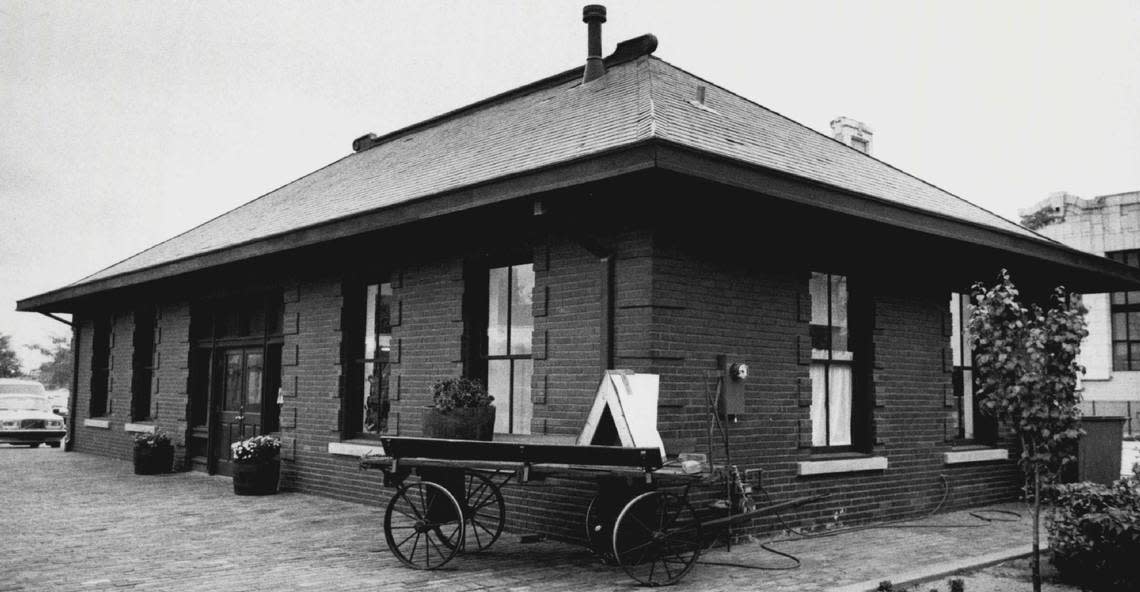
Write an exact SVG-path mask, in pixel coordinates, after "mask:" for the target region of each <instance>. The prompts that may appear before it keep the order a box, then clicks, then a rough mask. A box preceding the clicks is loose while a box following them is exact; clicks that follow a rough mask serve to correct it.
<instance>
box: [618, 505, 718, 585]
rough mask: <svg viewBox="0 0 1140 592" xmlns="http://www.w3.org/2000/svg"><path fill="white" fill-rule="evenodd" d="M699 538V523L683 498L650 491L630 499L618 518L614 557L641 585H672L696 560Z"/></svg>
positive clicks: (699, 547)
mask: <svg viewBox="0 0 1140 592" xmlns="http://www.w3.org/2000/svg"><path fill="white" fill-rule="evenodd" d="M701 538H702V537H701V523H700V521H699V520H697V517H696V515H695V514H694V512H693V507H692V506H690V505H689V503H688V502H687V501H686V500H685V499H683V498H680V497H678V496H676V495H673V494H671V493H667V492H661V491H650V492H647V493H643V494H641V495H639V496H637V497H635V498H633V499H632V500H630V502H629V503H628V504H626V505H625V508H622V511H621V514H619V515H618V518H617V521H616V522H615V523H614V536H613V545H614V557H616V558H617V562H618V564H619V565H621V567H622V569H624V570H625V573H627V574H629V576H630V577H631V578H633V579H635V580H637V581H638V582H641V583H642V584H645V585H647V586H663V585H667V584H674V583H676V582H678V581H680V580H681V578H683V577H684V576H685V574H687V573H689V570H690V569H692V568H693V565H694V564H695V563H696V562H697V558H698V557H700V555H701Z"/></svg>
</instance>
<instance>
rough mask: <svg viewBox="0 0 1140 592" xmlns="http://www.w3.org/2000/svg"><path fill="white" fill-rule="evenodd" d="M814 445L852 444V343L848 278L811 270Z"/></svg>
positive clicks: (845, 445)
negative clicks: (849, 321)
mask: <svg viewBox="0 0 1140 592" xmlns="http://www.w3.org/2000/svg"><path fill="white" fill-rule="evenodd" d="M809 290H810V292H811V358H812V362H811V385H812V403H811V423H812V437H811V441H812V446H813V447H818V448H845V447H850V446H852V445H853V444H854V439H853V437H852V432H853V426H854V418H855V413H854V392H855V391H854V384H853V382H854V368H853V363H854V360H855V354H854V352H853V351H852V350H853V349H854V348H852V347H851V346H850V342H851V339H850V337H851V336H850V333H849V331H848V323H847V320H848V301H849V299H848V291H847V278H846V277H845V276H841V275H831V274H826V273H816V272H813V273H812V274H811V280H810V284H809Z"/></svg>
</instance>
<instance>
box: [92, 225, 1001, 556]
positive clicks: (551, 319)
mask: <svg viewBox="0 0 1140 592" xmlns="http://www.w3.org/2000/svg"><path fill="white" fill-rule="evenodd" d="M596 241H600V242H601V243H602V245H603V246H604V247H605V248H606V249H608V250H610V251H612V253H613V255H614V257H615V264H614V266H615V273H614V278H615V282H614V294H615V300H614V303H613V313H614V318H615V319H616V326H615V332H614V350H615V357H616V365H617V366H618V367H621V368H628V369H632V370H635V371H639V372H654V373H657V374H660V375H661V397H660V409H659V425H660V430H661V432H662V435H663V437H665V439H666V442H667V446H668V447H669V448H670V450H671V451H672V452H677V451H681V450H695V451H705V449H706V446H707V444H706V442H705V430H706V427H707V417H708V416H707V413H706V412H705V397H706V393H708V392H711V391H714V390H715V377H716V357H717V355H718V354H728V355H729V356H730V358H732V359H733V360H742V361H746V362H748V363H749V365H750V366H751V367H752V369H753V370H752V378H750V380H749V381H748V382H747V385H746V393H747V400H746V413H745V414H744V415H743V416H742V417H741V419H740V421H739V422H738V423H735V424H733V425H732V426H730V430H731V434H732V453H733V462H734V463H735V464H737V465H739V466H740V467H742V468H761V469H763V470H764V483H765V489H766V491H767V492H768V493H769V494H770V495H771V496H772V497H773V498H774V499H775V500H783V499H788V498H791V497H795V496H802V495H808V494H812V493H819V492H827V493H830V494H831V495H832V497H831V499H830V500H828V501H827V502H825V503H820V504H817V505H815V506H813V507H811V508H806V509H804V510H802V511H798V512H791V513H789V515H788V516H787V518H788V519H789V520H794V521H797V522H799V523H801V524H807V525H821V524H826V523H834V522H843V523H851V522H859V521H863V520H866V519H871V518H876V519H882V518H890V517H895V516H900V515H905V514H907V513H913V512H920V511H923V510H926V509H930V508H932V507H933V506H934V505H936V504H937V503H938V502H939V501H940V500H941V499H942V497H943V495H944V492H945V491H946V490H945V489H944V483H945V484H948V485H949V488H950V489H949V490H948V498H947V505H948V507H962V506H966V505H972V504H976V503H983V502H989V501H996V500H1002V499H1009V498H1010V497H1011V496H1012V495H1013V494H1014V493H1015V489H1016V484H1017V473H1016V470H1015V469H1014V467H1013V464H1012V463H1011V462H1007V463H989V464H984V465H955V466H946V465H943V464H942V458H941V455H942V453H943V452H945V451H948V450H950V449H951V444H950V443H948V442H947V441H946V439H945V436H944V434H945V432H946V427H945V424H944V421H945V418H946V417H947V416H948V409H947V408H946V406H945V401H946V399H945V389H946V388H947V386H948V385H949V383H950V374H949V373H948V372H947V371H946V370H947V369H946V368H945V367H944V356H945V353H944V350H945V349H946V348H948V347H949V335H948V334H947V333H946V332H945V330H944V326H945V318H944V317H945V316H946V313H947V311H946V308H947V304H948V294H943V293H941V292H937V291H931V292H925V293H923V292H913V291H911V292H904V291H902V290H901V289H883V290H882V291H881V293H877V294H875V295H874V296H875V298H874V301H875V315H874V316H875V329H874V337H873V339H874V343H875V352H876V360H875V361H876V366H877V368H876V370H875V371H874V383H875V395H876V400H877V402H878V404H879V405H878V406H877V407H876V408H875V410H874V415H875V419H876V423H877V428H878V435H879V437H880V443H878V444H877V445H876V446H875V448H874V451H873V452H874V454H876V455H881V456H885V457H887V458H888V460H889V467H888V469H887V470H886V471H880V472H873V473H857V474H851V473H848V474H838V475H828V476H819V477H811V478H805V477H798V476H797V466H798V463H800V462H802V461H806V460H810V459H813V458H818V457H817V456H813V454H812V453H811V451H810V450H808V449H805V448H802V447H800V445H799V441H800V433H801V430H802V429H803V422H804V420H805V419H807V418H808V408H807V407H806V406H805V405H804V404H803V401H804V394H803V393H804V392H805V389H807V391H806V392H807V393H808V394H809V396H808V400H809V401H810V383H809V382H808V377H809V371H808V365H807V364H806V363H805V362H804V359H803V352H802V349H803V346H804V343H805V340H807V339H808V337H809V330H808V318H807V317H806V316H805V315H804V314H803V309H804V304H805V302H807V298H808V285H807V283H808V274H807V271H806V266H795V265H786V266H785V267H784V268H782V269H772V268H768V267H765V266H764V265H762V264H758V263H757V262H756V261H751V260H745V259H731V258H726V257H723V256H720V255H718V254H710V253H709V252H708V251H707V250H701V249H697V248H693V247H692V246H691V245H690V246H685V245H684V244H681V245H676V244H665V243H664V242H663V241H662V240H660V238H659V236H658V235H657V234H655V233H654V232H650V231H646V230H621V231H611V232H608V233H607V232H596V233H594V235H593V236H592V239H591V241H589V244H591V245H592V246H593V247H594V248H595V252H591V250H590V249H587V248H586V243H587V241H583V240H579V239H576V238H575V237H574V236H573V235H572V234H568V233H552V234H551V235H549V236H548V237H546V238H543V239H540V240H539V241H538V244H537V245H536V246H535V248H534V252H533V260H534V264H535V296H534V302H535V305H534V306H535V317H536V318H535V331H534V339H535V347H534V352H535V353H534V358H535V366H534V368H535V371H534V378H533V383H532V396H533V400H534V403H535V407H534V422H533V424H532V431H533V432H534V433H537V434H546V435H548V436H555V437H562V438H567V439H569V438H573V437H574V436H575V435H576V434H577V433H578V431H579V430H580V429H581V423H582V421H583V420H584V417H585V415H586V413H587V411H588V410H589V406H590V405H591V404H592V402H593V398H594V394H595V390H596V387H597V382H598V380H599V379H600V376H601V352H600V351H599V339H600V336H601V330H602V329H601V318H602V316H601V315H602V314H603V313H602V307H601V303H602V301H603V286H604V285H605V280H604V277H605V276H604V269H605V268H604V266H603V264H602V263H601V262H600V261H599V254H598V253H597V252H596V247H597V245H596V244H594V243H595V242H596ZM471 249H472V247H469V246H455V247H454V248H451V249H442V248H441V249H440V250H439V251H440V252H436V253H434V254H428V253H426V251H423V250H417V249H408V250H407V251H405V252H406V253H417V254H416V255H404V256H403V259H402V260H397V261H392V262H391V263H392V264H393V265H394V267H393V269H392V273H391V275H390V281H391V282H392V285H393V301H394V312H393V315H394V318H393V353H392V363H393V366H392V396H393V399H394V400H393V406H392V414H391V417H390V420H389V427H390V431H391V432H394V433H399V434H401V435H418V434H420V414H421V409H422V408H423V406H425V405H427V404H428V402H429V400H428V396H429V395H428V393H429V389H430V386H431V384H432V383H433V382H435V381H436V380H439V379H440V378H442V377H446V376H458V375H459V374H461V372H462V370H463V351H462V343H463V331H464V326H463V325H464V324H463V318H462V316H463V314H462V313H463V304H462V303H463V300H464V291H465V281H464V262H465V260H464V257H465V256H466V255H467V254H469V253H470V250H471ZM318 267H319V266H318V265H317V264H313V265H312V267H311V268H307V267H305V266H298V268H297V270H296V271H294V272H293V273H294V277H292V278H283V279H281V280H280V281H281V286H282V288H283V293H284V298H283V300H284V317H285V322H284V344H283V356H282V358H283V359H282V385H283V388H284V391H285V398H284V401H285V403H284V406H283V408H282V417H281V435H282V437H283V441H284V448H285V449H284V451H283V457H284V459H285V460H284V471H285V486H286V488H288V489H293V490H298V491H304V492H311V493H316V494H320V495H326V496H330V497H336V498H341V499H347V500H353V501H361V502H365V503H376V502H382V501H384V500H385V499H386V497H387V492H388V490H385V489H384V488H383V487H382V486H381V474H380V473H379V472H375V471H373V472H361V471H359V470H358V468H357V460H356V459H355V458H353V457H351V456H341V455H335V454H330V452H329V444H330V443H338V442H341V441H342V420H343V418H342V411H341V409H342V406H343V405H342V397H343V396H344V393H343V392H342V391H343V388H342V386H341V385H342V384H343V377H342V375H341V374H342V368H343V366H342V360H341V350H342V331H341V326H340V324H341V318H342V306H343V294H342V293H341V292H342V282H343V277H342V276H341V275H340V274H338V273H333V272H325V271H321V272H318V271H311V272H308V273H307V272H306V269H316V268H318ZM799 267H805V269H800V268H799ZM222 291H224V288H223V289H222ZM79 318H80V320H81V331H80V341H81V351H82V352H83V353H82V354H81V356H80V381H79V383H80V390H79V397H78V405H77V412H78V413H77V420H78V421H82V418H83V417H84V416H85V415H86V410H87V401H88V399H89V382H88V380H89V376H90V352H91V322H90V319H88V318H83V317H79ZM114 327H115V331H114V332H115V338H114V346H113V348H112V358H113V366H112V376H113V383H114V385H113V388H112V389H111V395H110V397H111V399H112V401H113V403H112V406H113V407H112V408H113V412H112V414H111V416H110V418H109V419H111V421H112V428H111V429H110V430H99V429H95V428H85V427H83V426H82V425H80V426H79V427H77V430H76V448H77V449H78V450H83V451H89V452H97V453H100V454H107V455H111V456H117V457H120V458H129V454H130V443H129V442H130V440H129V435H128V434H126V433H125V432H123V429H122V426H123V423H124V422H125V420H126V419H127V415H126V414H127V413H128V412H129V396H130V387H129V385H130V376H131V373H130V363H131V351H130V349H131V348H130V344H131V331H132V329H133V321H132V319H131V316H130V315H129V314H120V315H117V316H116V322H115V325H114ZM157 331H158V334H157V335H156V355H157V361H158V368H156V372H155V385H154V389H155V391H154V392H155V406H156V411H157V417H156V422H157V423H158V424H159V425H160V426H161V427H163V428H164V429H169V430H171V431H172V432H178V431H179V430H182V431H184V430H185V423H184V422H185V413H186V390H187V386H186V383H187V376H188V370H187V366H188V364H187V360H188V351H189V342H188V340H189V336H188V333H189V306H188V304H186V303H162V304H161V306H160V315H159V317H158V328H157ZM715 445H716V446H717V447H718V448H719V444H715ZM718 454H719V453H718ZM593 491H594V487H593V485H592V484H588V483H586V484H583V483H579V482H573V481H567V480H559V479H551V480H550V481H548V482H546V483H535V484H532V485H528V486H526V487H513V488H508V489H507V490H506V492H505V493H506V494H507V497H508V501H509V503H510V504H511V508H510V510H509V511H508V518H509V522H508V524H509V526H511V527H514V528H523V529H528V530H531V529H542V530H546V531H548V532H550V533H551V534H553V535H554V536H557V537H559V538H566V539H576V538H579V537H580V531H581V521H582V516H583V513H584V511H585V507H586V504H587V503H588V502H589V499H590V498H591V497H592V496H593ZM718 494H719V492H716V491H711V492H706V494H705V495H704V497H700V496H698V500H699V501H703V500H704V498H707V497H715V496H717V495H718ZM755 526H756V527H757V528H758V529H759V528H770V527H774V523H771V522H769V523H761V524H757V525H755Z"/></svg>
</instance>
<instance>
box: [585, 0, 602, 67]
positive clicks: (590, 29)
mask: <svg viewBox="0 0 1140 592" xmlns="http://www.w3.org/2000/svg"><path fill="white" fill-rule="evenodd" d="M582 22H584V23H586V69H585V70H584V71H583V72H582V83H583V84H585V83H587V82H589V81H591V80H593V79H595V78H601V77H602V75H604V74H605V73H606V65H605V63H604V62H602V23H604V22H606V7H605V6H602V5H601V4H587V5H586V6H585V7H584V8H583V9H582Z"/></svg>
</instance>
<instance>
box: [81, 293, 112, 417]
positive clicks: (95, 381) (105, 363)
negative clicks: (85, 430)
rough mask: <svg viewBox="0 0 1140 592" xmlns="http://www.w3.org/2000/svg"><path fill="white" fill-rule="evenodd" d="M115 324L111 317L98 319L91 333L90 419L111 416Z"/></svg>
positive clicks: (88, 408) (105, 316) (88, 414)
mask: <svg viewBox="0 0 1140 592" xmlns="http://www.w3.org/2000/svg"><path fill="white" fill-rule="evenodd" d="M114 327H115V322H114V318H113V317H112V316H111V315H104V316H99V317H96V319H95V320H94V327H93V329H92V332H91V381H90V388H91V390H90V393H91V397H90V399H89V400H88V406H87V416H88V417H93V418H94V417H107V416H109V415H111V405H110V402H111V397H110V380H111V348H112V347H113V345H114V343H113V337H112V335H113V334H114Z"/></svg>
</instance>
